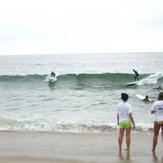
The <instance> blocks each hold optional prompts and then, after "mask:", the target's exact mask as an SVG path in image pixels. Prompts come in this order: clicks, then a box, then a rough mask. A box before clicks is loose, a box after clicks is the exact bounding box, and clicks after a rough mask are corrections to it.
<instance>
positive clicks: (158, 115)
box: [151, 92, 163, 152]
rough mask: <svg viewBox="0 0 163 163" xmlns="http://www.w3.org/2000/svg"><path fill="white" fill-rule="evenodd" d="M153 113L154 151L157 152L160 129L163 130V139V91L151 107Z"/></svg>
mask: <svg viewBox="0 0 163 163" xmlns="http://www.w3.org/2000/svg"><path fill="white" fill-rule="evenodd" d="M151 113H152V114H154V127H153V128H154V133H153V147H152V152H155V149H156V145H157V140H158V134H159V130H160V128H161V130H162V140H163V92H160V93H159V95H158V100H157V101H155V102H154V103H153V105H152V107H151Z"/></svg>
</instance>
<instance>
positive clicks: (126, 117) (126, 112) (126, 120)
mask: <svg viewBox="0 0 163 163" xmlns="http://www.w3.org/2000/svg"><path fill="white" fill-rule="evenodd" d="M121 99H122V102H120V103H119V104H118V105H117V124H118V126H119V137H118V144H119V154H120V155H121V151H122V142H123V136H124V132H125V131H126V144H127V151H128V152H129V150H130V142H131V140H130V135H131V127H132V125H133V128H135V122H134V118H133V116H132V107H131V104H129V103H128V102H127V101H128V94H126V93H121Z"/></svg>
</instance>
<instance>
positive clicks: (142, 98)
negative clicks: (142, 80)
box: [136, 94, 152, 102]
mask: <svg viewBox="0 0 163 163" xmlns="http://www.w3.org/2000/svg"><path fill="white" fill-rule="evenodd" d="M136 97H138V98H139V99H140V100H144V99H145V96H143V95H139V94H137V95H136ZM148 99H149V102H152V99H150V98H148Z"/></svg>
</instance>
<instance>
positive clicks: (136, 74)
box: [133, 69, 139, 81]
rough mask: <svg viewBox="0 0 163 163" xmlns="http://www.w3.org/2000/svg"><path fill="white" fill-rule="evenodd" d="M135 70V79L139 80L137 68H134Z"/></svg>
mask: <svg viewBox="0 0 163 163" xmlns="http://www.w3.org/2000/svg"><path fill="white" fill-rule="evenodd" d="M133 71H134V73H135V77H134V79H135V81H139V78H138V77H139V73H138V72H137V71H136V70H135V69H133Z"/></svg>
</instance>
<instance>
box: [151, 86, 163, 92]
mask: <svg viewBox="0 0 163 163" xmlns="http://www.w3.org/2000/svg"><path fill="white" fill-rule="evenodd" d="M153 89H157V90H158V91H160V90H163V88H162V87H161V86H159V87H158V88H153Z"/></svg>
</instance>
